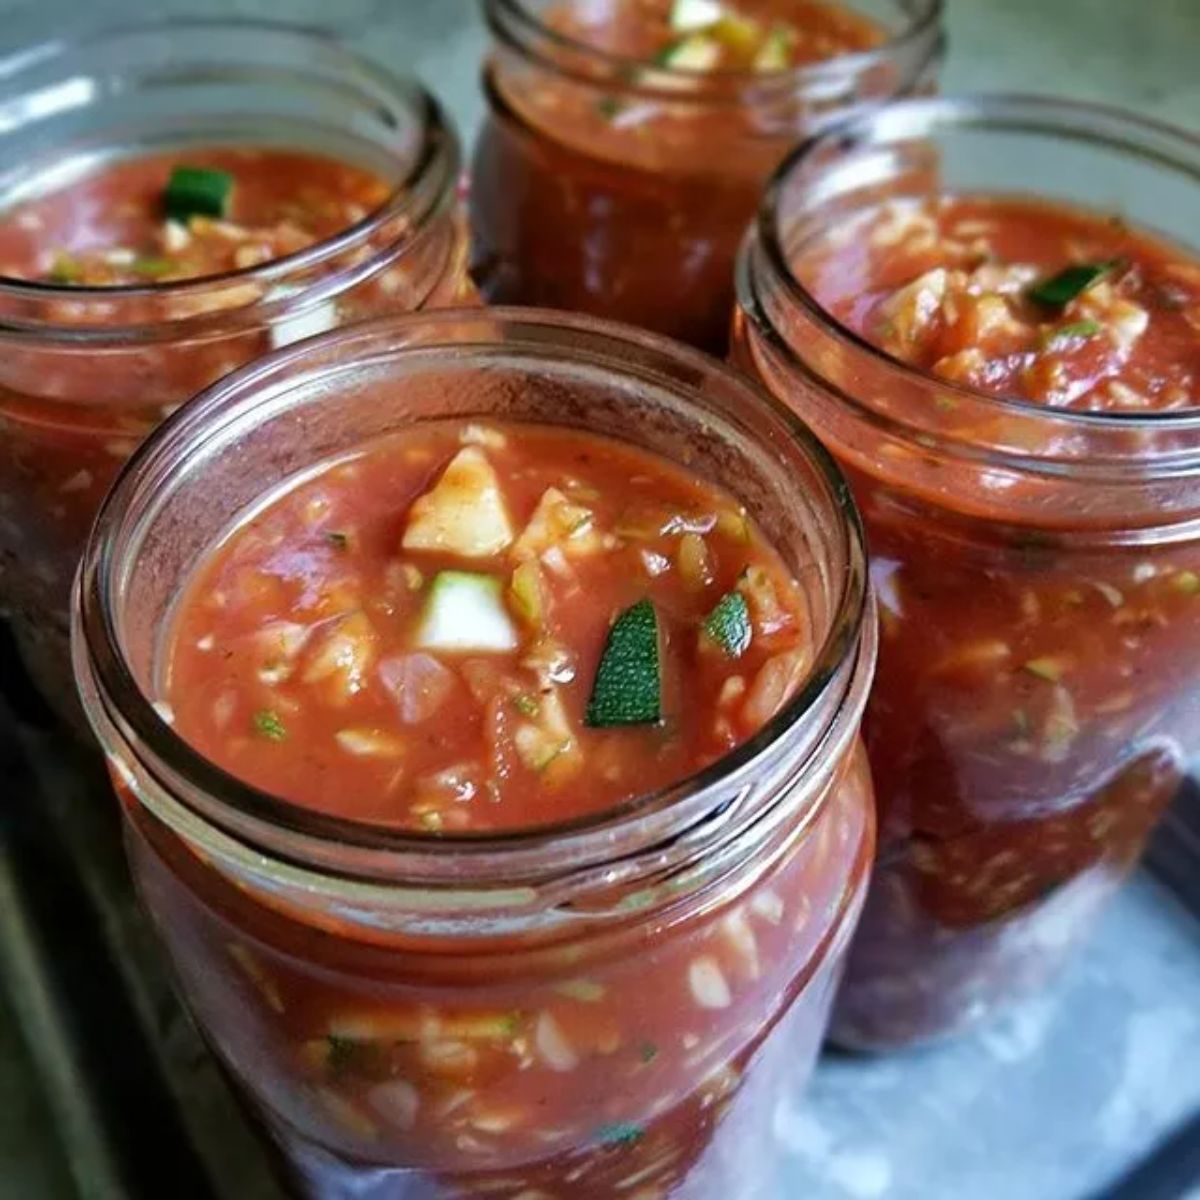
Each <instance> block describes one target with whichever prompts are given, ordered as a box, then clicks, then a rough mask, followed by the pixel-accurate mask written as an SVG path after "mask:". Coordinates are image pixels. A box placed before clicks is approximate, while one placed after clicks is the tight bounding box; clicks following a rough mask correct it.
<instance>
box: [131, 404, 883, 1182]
mask: <svg viewBox="0 0 1200 1200" xmlns="http://www.w3.org/2000/svg"><path fill="white" fill-rule="evenodd" d="M813 636H814V631H813V629H812V628H811V626H810V623H809V617H808V614H807V610H806V607H805V603H804V599H803V592H802V589H801V588H800V586H799V585H798V584H797V583H796V582H795V581H794V580H793V579H792V578H791V577H790V575H789V572H788V571H787V570H786V569H785V567H784V565H783V563H782V560H781V559H780V557H779V556H778V555H777V554H776V553H775V551H774V550H772V549H771V547H770V546H769V545H768V544H766V542H765V541H764V540H763V537H762V535H761V534H760V532H759V531H758V529H757V528H756V526H755V525H754V523H753V522H751V521H750V520H749V519H748V517H747V515H746V513H745V511H744V510H743V508H742V507H741V506H740V505H739V504H738V503H737V501H736V500H734V499H733V498H732V497H731V496H729V495H727V494H725V493H724V492H720V491H718V490H716V489H715V488H713V487H712V486H710V485H708V484H705V483H701V482H700V481H699V480H697V479H696V478H695V477H694V476H693V475H690V474H688V473H686V472H685V471H683V470H681V469H680V468H678V467H676V466H674V465H672V464H670V463H668V462H667V461H665V460H663V459H660V458H658V457H655V456H653V455H651V454H650V453H648V452H646V451H642V450H639V449H635V448H633V447H631V446H626V445H624V444H621V443H618V442H615V441H612V440H609V439H605V438H602V437H599V436H593V435H589V434H585V433H582V432H580V431H577V430H567V429H563V428H552V427H546V426H536V425H516V424H512V425H506V424H504V423H495V424H491V423H489V424H481V423H476V422H471V423H463V422H438V423H431V424H428V425H423V426H418V427H416V428H414V429H413V430H411V431H409V432H405V433H402V434H397V435H391V436H389V437H387V438H385V439H383V440H380V441H377V442H375V443H372V444H368V445H367V446H365V447H364V448H363V449H362V450H361V452H359V453H356V454H354V455H352V456H350V457H347V458H341V459H337V460H335V461H331V462H326V463H324V464H322V465H320V466H319V467H318V468H316V469H315V470H312V471H309V472H306V473H305V474H304V476H303V477H302V478H300V479H299V480H298V481H294V482H292V483H290V484H289V485H287V486H286V488H285V490H283V491H282V492H276V493H275V494H274V495H272V496H269V497H267V498H266V499H265V500H264V503H263V504H262V505H261V506H260V507H258V508H256V510H255V512H254V513H253V515H251V516H250V517H249V518H248V519H246V520H245V521H244V522H243V523H241V524H239V525H237V526H236V527H235V528H233V529H232V530H231V531H230V532H229V534H228V535H227V536H226V537H225V538H224V540H223V541H222V542H221V544H220V545H218V546H216V547H215V548H214V549H213V552H212V555H211V557H210V558H209V559H208V560H207V561H205V562H203V564H202V565H201V566H200V567H199V569H198V570H197V572H196V574H195V576H194V579H193V581H192V583H191V584H190V586H189V587H188V588H187V589H185V591H184V593H183V595H182V597H181V599H180V601H179V605H178V612H177V614H176V616H175V618H174V620H173V622H172V624H171V626H170V628H169V632H168V637H167V640H166V646H165V648H164V651H163V658H164V667H163V671H162V684H161V692H160V697H161V698H160V700H159V701H158V705H157V706H158V709H159V711H160V713H161V714H162V716H163V717H164V718H165V719H166V720H168V721H169V722H170V723H172V724H173V726H174V728H175V730H176V731H177V732H178V733H179V734H181V735H182V736H183V737H184V738H185V739H186V740H187V741H189V742H191V743H192V745H194V746H195V747H196V748H197V749H199V750H201V751H202V752H203V753H204V754H205V755H206V757H208V758H209V759H210V760H211V761H213V762H215V763H217V764H218V765H220V766H222V767H224V768H225V769H226V770H228V771H230V772H232V773H234V774H236V775H238V776H240V777H241V778H243V779H244V780H247V781H249V782H251V783H253V784H256V785H257V786H258V787H259V788H262V789H265V790H268V791H270V792H272V793H274V794H275V795H278V796H282V797H286V798H287V799H289V800H292V801H294V802H296V803H298V804H301V805H304V806H306V807H308V808H311V809H314V810H317V811H320V812H322V813H326V814H334V815H336V816H339V817H344V818H350V819H353V820H354V821H356V822H366V823H370V824H373V825H376V826H378V825H386V826H398V827H402V828H405V829H411V830H414V831H417V832H418V834H419V835H420V836H422V837H429V838H437V839H442V838H445V837H446V836H447V835H450V834H462V833H479V832H484V831H495V830H511V829H529V828H530V827H535V826H547V827H548V826H551V825H560V824H562V823H563V822H570V821H571V820H572V819H573V818H579V817H583V816H586V815H588V814H597V813H600V812H603V811H606V810H611V809H613V808H614V807H615V806H618V805H621V804H622V803H623V802H625V801H628V800H630V799H631V798H634V797H638V796H644V795H645V794H646V793H647V792H649V791H651V790H653V789H655V788H658V787H661V786H664V785H667V784H670V783H674V782H678V781H680V780H682V779H683V778H685V777H687V776H689V775H690V774H692V773H694V772H695V771H697V770H698V769H700V768H702V767H704V766H706V765H707V764H710V763H712V762H714V761H715V760H716V759H718V758H719V757H721V756H722V755H723V754H724V753H725V752H726V751H727V750H728V749H729V748H730V747H732V746H734V745H735V744H737V743H738V742H740V741H742V740H743V739H745V738H746V737H748V736H749V735H751V734H752V733H753V732H754V731H756V730H757V729H758V728H759V727H760V726H761V725H762V724H763V723H764V722H765V721H766V720H768V719H769V718H770V717H771V716H772V715H773V714H774V713H775V712H776V711H777V710H778V709H779V708H780V706H781V705H782V704H783V703H784V702H785V701H786V700H787V699H788V698H789V696H790V695H791V694H792V693H793V691H794V689H795V688H796V687H797V686H798V684H799V682H800V681H801V680H802V679H803V678H804V676H805V674H806V671H807V669H808V667H809V665H810V661H811V653H812V651H813V648H814V647H813ZM832 779H833V782H832V784H831V785H830V792H829V793H828V796H827V799H826V801H825V802H824V803H822V804H821V806H820V807H819V809H818V810H817V812H816V813H815V815H813V817H812V820H811V821H810V822H806V823H804V824H803V825H797V826H795V827H794V828H791V829H789V830H787V831H785V836H784V842H783V843H781V844H780V848H779V849H778V850H777V851H775V852H773V853H772V854H771V856H770V857H769V859H767V860H765V861H764V862H763V863H762V864H761V869H759V870H757V871H756V872H754V873H753V874H754V878H752V879H751V878H745V879H743V880H742V882H741V883H740V884H739V885H738V886H737V887H736V888H734V889H733V890H732V891H731V892H728V893H725V894H722V895H720V896H714V895H711V894H709V895H707V896H706V897H704V898H703V900H702V901H701V902H699V903H697V902H693V901H692V900H691V899H689V900H687V902H686V903H684V904H683V906H682V910H681V909H680V907H679V906H678V905H677V906H675V907H674V908H673V909H670V910H668V911H667V912H665V913H663V912H659V911H658V910H656V909H655V910H653V911H655V916H654V917H653V924H652V925H648V924H647V921H646V919H645V918H640V917H639V911H640V910H642V909H643V908H646V906H647V905H649V904H650V903H651V901H650V897H649V896H639V895H638V894H636V893H633V894H629V895H626V896H624V897H620V896H619V890H618V891H616V892H614V895H613V902H614V903H617V908H616V910H615V911H616V913H617V914H618V915H619V914H627V915H620V919H618V920H616V921H615V922H614V920H613V919H612V917H613V914H612V913H609V914H608V919H606V920H605V921H602V922H601V921H595V922H594V923H593V924H592V925H591V928H589V927H588V923H587V922H586V921H582V922H581V923H578V924H576V925H575V927H574V931H573V932H572V933H571V935H570V936H569V937H567V938H565V939H564V937H563V936H562V934H560V935H559V936H558V937H556V938H552V939H550V940H547V939H546V938H545V937H544V936H543V937H537V936H532V937H531V936H530V935H529V934H528V933H527V932H526V933H519V932H516V931H506V929H505V928H504V927H499V928H497V929H496V930H495V933H494V936H491V937H487V938H481V939H476V944H475V945H474V946H472V947H468V948H467V949H466V950H464V948H463V947H462V946H461V945H460V946H458V947H457V948H456V946H455V945H454V944H453V943H452V942H450V941H446V942H444V943H443V944H440V945H437V946H435V947H434V948H433V949H432V950H431V947H430V944H429V940H428V939H421V938H420V937H417V936H415V935H414V936H411V937H408V936H401V935H398V934H394V933H391V932H387V931H384V930H382V929H380V930H374V929H370V928H364V927H363V926H361V925H355V924H354V922H353V921H352V919H350V918H349V917H348V918H347V919H346V920H345V921H343V920H340V919H339V918H338V917H337V916H335V915H326V916H324V917H322V918H321V919H320V921H319V925H320V926H321V927H320V928H317V927H314V924H313V923H312V921H313V914H312V913H301V912H299V911H297V910H296V909H295V907H294V906H292V905H289V904H288V903H287V902H286V901H285V900H284V899H283V898H282V897H273V896H272V895H270V894H267V893H259V892H257V891H254V890H251V889H249V888H246V887H239V886H235V885H234V883H232V882H231V881H230V880H229V879H227V878H226V877H225V876H224V875H222V874H221V873H219V872H216V871H213V870H211V869H210V867H209V866H208V865H207V864H206V863H205V862H204V861H203V860H202V859H201V858H200V857H198V856H197V855H195V854H193V853H192V852H191V851H190V850H188V849H187V848H186V847H185V845H184V843H183V842H181V841H180V840H178V839H177V838H175V837H173V836H171V835H169V834H168V833H167V832H166V831H165V829H163V828H162V827H161V826H159V825H157V823H156V822H155V821H154V820H153V819H152V818H151V817H150V816H149V815H148V814H146V813H145V812H143V811H141V810H140V806H139V805H137V804H136V803H135V802H131V803H130V806H129V815H130V817H131V819H132V824H133V828H134V835H133V839H132V842H131V849H132V853H133V856H134V862H135V866H136V867H137V869H138V871H139V877H140V879H141V881H142V886H143V891H144V894H145V897H146V899H147V902H148V903H149V906H150V908H151V910H152V911H153V912H154V913H155V915H156V917H157V918H158V919H159V921H160V923H161V925H162V927H163V929H164V934H165V936H166V938H167V940H168V942H169V944H170V945H171V946H172V948H173V950H174V951H175V954H176V959H177V965H178V968H179V970H180V972H181V974H182V976H183V980H184V983H185V985H186V988H187V991H188V995H189V998H190V999H191V1001H192V1003H193V1005H194V1007H195V1009H196V1011H197V1014H198V1016H199V1018H200V1020H201V1022H202V1024H204V1025H205V1026H206V1027H207V1028H208V1030H209V1032H210V1034H211V1035H212V1037H213V1040H214V1041H215V1043H216V1045H217V1047H218V1048H219V1050H220V1051H221V1053H222V1054H223V1056H224V1057H225V1060H226V1061H227V1063H229V1065H230V1067H231V1069H232V1071H233V1073H234V1074H235V1076H236V1077H238V1078H239V1079H240V1080H241V1082H242V1083H243V1085H244V1086H246V1087H247V1088H248V1090H249V1091H250V1092H251V1093H252V1095H254V1096H255V1097H256V1099H257V1101H258V1102H259V1104H260V1105H261V1106H262V1108H263V1110H264V1112H265V1114H266V1118H267V1120H268V1123H269V1124H270V1125H271V1127H272V1129H273V1131H274V1132H275V1134H276V1136H277V1137H278V1138H279V1139H280V1140H281V1141H282V1142H283V1143H284V1145H285V1147H286V1148H287V1149H288V1152H289V1154H290V1155H291V1157H292V1158H293V1161H295V1162H298V1163H301V1164H304V1163H308V1164H309V1165H308V1167H304V1166H303V1165H302V1166H301V1168H300V1169H301V1170H310V1171H314V1170H317V1169H318V1168H317V1167H314V1166H312V1163H313V1162H314V1161H315V1160H314V1157H313V1155H314V1153H316V1159H319V1160H320V1162H321V1163H323V1164H324V1165H322V1166H321V1167H320V1168H319V1170H320V1171H322V1172H324V1175H323V1176H322V1177H323V1178H326V1179H328V1178H329V1172H331V1171H334V1170H335V1169H337V1170H344V1171H346V1172H351V1173H353V1171H355V1170H362V1171H364V1172H366V1173H367V1174H368V1175H369V1176H370V1177H371V1178H372V1179H382V1178H386V1176H384V1175H380V1174H379V1172H380V1171H381V1170H382V1169H384V1168H387V1167H394V1168H396V1169H401V1168H403V1169H405V1170H412V1171H417V1172H422V1173H423V1172H426V1171H428V1172H432V1173H433V1175H434V1177H435V1178H436V1179H437V1180H438V1186H439V1187H441V1188H442V1189H443V1190H441V1191H439V1192H438V1193H437V1194H439V1195H445V1196H455V1197H458V1196H468V1195H472V1196H473V1195H477V1194H486V1195H496V1196H506V1197H518V1196H520V1197H525V1198H526V1200H531V1198H533V1197H544V1196H560V1195H566V1194H570V1195H572V1196H576V1197H580V1198H581V1200H601V1198H604V1200H610V1198H611V1197H613V1196H615V1195H621V1196H629V1197H635V1198H637V1200H655V1198H661V1197H666V1196H667V1195H669V1194H675V1190H674V1189H676V1187H677V1186H678V1185H679V1183H680V1182H681V1181H682V1180H683V1179H684V1178H685V1177H686V1178H688V1180H689V1186H690V1187H693V1188H696V1189H697V1190H695V1191H689V1193H688V1194H689V1195H695V1196H697V1197H705V1198H707V1197H710V1196H711V1197H716V1196H718V1195H724V1194H728V1188H729V1186H730V1184H729V1181H730V1180H731V1179H734V1178H739V1177H740V1176H739V1175H738V1174H737V1172H738V1171H739V1170H740V1171H742V1172H744V1171H745V1169H746V1168H745V1165H744V1164H742V1165H741V1166H740V1167H738V1165H737V1164H738V1162H739V1156H738V1150H739V1148H741V1147H743V1146H744V1145H745V1144H746V1141H745V1139H747V1138H753V1137H756V1136H757V1135H758V1134H761V1133H762V1131H763V1130H765V1129H766V1128H767V1127H769V1123H770V1112H771V1106H772V1103H773V1098H774V1096H775V1094H776V1090H777V1088H778V1086H779V1085H780V1083H781V1082H782V1080H783V1079H784V1078H788V1077H795V1076H797V1075H801V1074H803V1072H804V1070H805V1069H806V1068H807V1065H808V1064H809V1063H810V1062H811V1059H812V1057H813V1056H814V1055H815V1053H816V1049H817V1047H818V1045H819V1042H820V1039H821V1036H822V1032H823V1021H824V1015H825V1013H826V1011H827V1008H828V1004H829V1002H830V999H831V989H832V983H833V980H834V979H835V977H836V959H837V957H838V955H839V954H840V948H841V947H842V946H843V945H844V942H845V939H846V938H847V937H848V934H849V928H850V926H851V925H852V924H853V919H854V916H855V914H856V911H857V907H858V903H859V900H860V897H861V888H862V886H863V884H864V881H865V872H866V869H867V866H868V863H869V861H870V843H871V832H872V830H871V820H872V818H871V808H870V784H869V779H868V776H867V773H866V764H865V756H864V755H863V754H862V753H861V751H859V750H857V749H855V750H853V751H852V752H851V753H850V755H849V757H848V760H847V761H846V762H845V763H843V764H841V765H839V766H838V768H837V769H836V771H835V772H834V774H833V776H832ZM672 886H674V887H677V888H678V889H679V893H678V894H679V896H680V897H683V896H685V894H686V893H687V890H688V888H689V887H690V886H692V885H689V884H688V883H687V882H686V881H685V880H679V881H677V882H676V883H675V884H673V885H672ZM614 887H615V884H614ZM618 899H619V903H618ZM647 911H651V910H649V909H648V910H647ZM584 915H585V914H580V916H581V917H583V916H584ZM596 915H597V916H599V915H600V914H599V913H597V914H596ZM768 1046H770V1047H772V1049H771V1052H770V1053H769V1054H768V1053H767V1047H768ZM739 1097H741V1099H740V1100H739V1099H738V1098H739ZM735 1101H737V1102H736V1103H735ZM314 1147H315V1148H317V1152H314V1150H313V1148H314ZM322 1155H324V1157H322ZM329 1155H332V1156H333V1157H332V1159H330V1158H329ZM331 1162H332V1163H333V1164H341V1166H340V1167H336V1168H335V1167H334V1166H332V1165H331ZM355 1164H356V1165H355ZM755 1169H757V1167H756V1168H755ZM308 1177H309V1178H310V1180H311V1178H312V1176H311V1175H310V1176H308ZM406 1178H407V1176H406Z"/></svg>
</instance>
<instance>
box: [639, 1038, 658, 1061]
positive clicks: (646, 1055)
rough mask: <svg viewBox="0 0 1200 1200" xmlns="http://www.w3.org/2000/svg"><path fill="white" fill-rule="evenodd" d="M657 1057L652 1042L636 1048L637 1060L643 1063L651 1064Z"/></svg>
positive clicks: (655, 1048)
mask: <svg viewBox="0 0 1200 1200" xmlns="http://www.w3.org/2000/svg"><path fill="white" fill-rule="evenodd" d="M657 1057H658V1047H657V1046H656V1045H655V1044H654V1043H653V1042H643V1043H642V1044H641V1045H640V1046H639V1047H638V1058H640V1059H641V1060H642V1062H644V1063H652V1062H653V1061H654V1060H655V1059H656V1058H657Z"/></svg>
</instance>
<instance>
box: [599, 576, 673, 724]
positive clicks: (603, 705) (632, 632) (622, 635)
mask: <svg viewBox="0 0 1200 1200" xmlns="http://www.w3.org/2000/svg"><path fill="white" fill-rule="evenodd" d="M661 719H662V664H661V662H660V657H659V628H658V613H657V612H656V611H655V609H654V605H653V604H652V603H651V602H650V601H649V600H639V601H638V602H637V604H635V605H633V607H632V608H627V609H626V610H625V611H624V612H623V613H621V614H620V616H618V617H617V619H616V620H615V621H614V622H613V626H612V628H611V629H610V630H609V631H608V641H607V642H606V643H605V646H604V653H603V654H602V655H601V656H600V666H599V667H598V668H597V670H596V680H595V682H594V683H593V684H592V696H591V699H590V700H589V701H588V707H587V713H586V715H585V716H584V721H585V723H586V724H588V725H591V726H593V727H600V728H603V727H606V726H610V725H652V724H655V723H656V722H658V721H659V720H661Z"/></svg>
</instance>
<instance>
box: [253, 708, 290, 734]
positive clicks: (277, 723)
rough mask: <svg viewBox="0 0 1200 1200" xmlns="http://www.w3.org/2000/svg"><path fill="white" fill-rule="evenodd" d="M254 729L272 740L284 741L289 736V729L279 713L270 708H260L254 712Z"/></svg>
mask: <svg viewBox="0 0 1200 1200" xmlns="http://www.w3.org/2000/svg"><path fill="white" fill-rule="evenodd" d="M254 729H255V732H256V733H258V734H260V735H261V736H262V737H265V738H266V739H267V740H268V741H271V742H282V741H283V740H284V738H286V737H287V729H286V727H285V726H284V724H283V721H282V720H280V717H279V714H278V713H277V712H272V710H271V709H269V708H263V709H260V710H259V711H258V712H256V713H255V714H254Z"/></svg>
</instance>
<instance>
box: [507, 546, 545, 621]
mask: <svg viewBox="0 0 1200 1200" xmlns="http://www.w3.org/2000/svg"><path fill="white" fill-rule="evenodd" d="M508 590H509V595H510V597H511V598H512V605H513V607H514V608H515V609H516V610H517V613H518V615H519V616H521V617H522V618H524V620H526V621H528V622H529V624H530V625H532V626H533V627H534V628H535V629H540V628H541V627H542V626H543V625H544V624H545V619H546V597H545V591H544V588H543V586H542V572H541V571H540V570H539V568H538V565H537V563H536V562H534V561H532V560H529V561H526V562H523V563H520V564H518V566H517V567H516V569H515V570H514V571H513V573H512V582H511V583H510V584H509V585H508Z"/></svg>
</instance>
